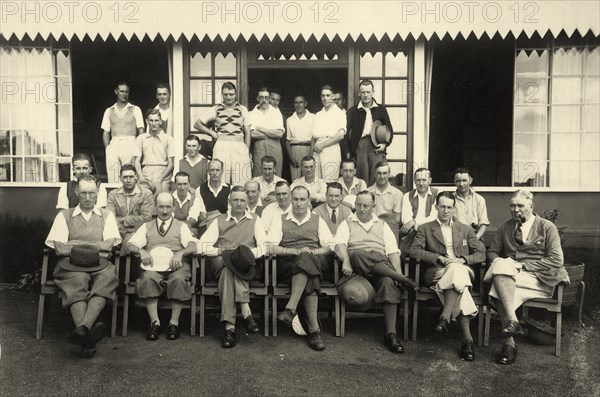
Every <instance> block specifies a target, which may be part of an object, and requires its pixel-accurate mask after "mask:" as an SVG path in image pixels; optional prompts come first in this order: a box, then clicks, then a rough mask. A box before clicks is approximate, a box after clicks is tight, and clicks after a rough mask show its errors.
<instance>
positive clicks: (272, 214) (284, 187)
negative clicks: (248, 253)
mask: <svg viewBox="0 0 600 397" xmlns="http://www.w3.org/2000/svg"><path fill="white" fill-rule="evenodd" d="M291 203H292V190H291V189H290V184H289V183H287V182H286V181H280V182H277V184H276V185H275V202H274V203H271V204H269V205H267V206H266V207H265V208H264V210H263V213H262V216H261V218H262V221H263V226H264V227H265V233H267V234H269V230H270V229H271V224H272V223H273V220H274V219H275V218H278V217H280V216H281V215H282V214H284V213H286V212H288V211H289V210H290V208H291Z"/></svg>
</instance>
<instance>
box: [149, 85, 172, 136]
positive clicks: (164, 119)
mask: <svg viewBox="0 0 600 397" xmlns="http://www.w3.org/2000/svg"><path fill="white" fill-rule="evenodd" d="M156 99H157V100H158V104H157V105H156V106H155V107H154V109H156V110H160V119H161V123H160V128H161V129H162V130H163V131H164V132H165V133H166V134H167V135H169V136H173V122H172V121H171V122H170V123H169V120H172V117H171V114H172V112H171V87H170V86H169V85H168V84H165V83H158V84H157V85H156ZM149 128H150V126H149V125H148V126H146V132H148V129H149Z"/></svg>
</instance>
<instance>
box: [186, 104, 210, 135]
mask: <svg viewBox="0 0 600 397" xmlns="http://www.w3.org/2000/svg"><path fill="white" fill-rule="evenodd" d="M209 109H210V106H198V107H196V106H194V107H191V108H190V126H191V129H192V131H193V130H194V123H195V122H196V120H198V119H199V118H200V116H202V115H203V114H204V113H206V112H207V111H208V110H209Z"/></svg>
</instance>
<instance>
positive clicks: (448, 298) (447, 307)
mask: <svg viewBox="0 0 600 397" xmlns="http://www.w3.org/2000/svg"><path fill="white" fill-rule="evenodd" d="M458 297H459V294H458V292H456V291H455V290H453V289H446V290H444V308H443V309H442V314H441V315H440V317H444V318H445V319H446V320H448V321H450V317H451V316H452V309H454V307H455V306H456V304H457V303H458Z"/></svg>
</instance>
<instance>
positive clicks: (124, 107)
mask: <svg viewBox="0 0 600 397" xmlns="http://www.w3.org/2000/svg"><path fill="white" fill-rule="evenodd" d="M115 95H116V97H117V102H116V103H115V104H114V105H112V106H111V107H109V108H108V109H106V110H105V111H104V116H103V117H102V125H101V127H100V128H101V129H102V141H103V142H104V147H105V148H106V173H107V175H108V182H109V183H114V182H118V180H119V175H120V173H119V170H120V168H121V166H122V165H123V164H127V163H131V162H133V157H134V156H135V154H136V152H137V151H136V150H134V149H135V144H134V141H135V137H136V135H138V134H143V133H144V116H143V115H142V111H141V110H140V108H139V107H137V106H135V105H132V104H131V103H129V86H128V85H127V83H119V84H117V86H116V87H115Z"/></svg>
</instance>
